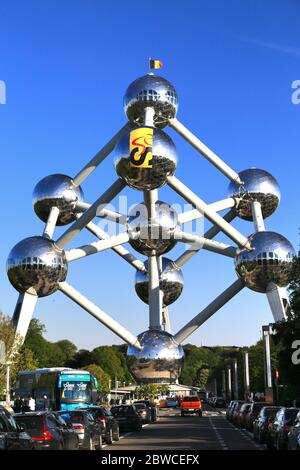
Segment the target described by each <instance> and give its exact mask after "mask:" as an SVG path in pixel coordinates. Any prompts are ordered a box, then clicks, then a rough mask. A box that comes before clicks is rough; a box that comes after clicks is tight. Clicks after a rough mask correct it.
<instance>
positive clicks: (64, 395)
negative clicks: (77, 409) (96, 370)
mask: <svg viewBox="0 0 300 470" xmlns="http://www.w3.org/2000/svg"><path fill="white" fill-rule="evenodd" d="M61 401H62V403H74V402H83V403H91V402H92V389H91V384H90V383H89V382H83V381H70V382H62V385H61Z"/></svg>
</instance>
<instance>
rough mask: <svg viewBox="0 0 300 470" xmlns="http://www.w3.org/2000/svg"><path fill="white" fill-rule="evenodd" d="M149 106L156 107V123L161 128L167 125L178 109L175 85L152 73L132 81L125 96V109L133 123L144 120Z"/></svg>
mask: <svg viewBox="0 0 300 470" xmlns="http://www.w3.org/2000/svg"><path fill="white" fill-rule="evenodd" d="M147 107H152V108H154V110H155V115H154V125H155V126H156V127H160V128H162V127H165V126H166V125H167V124H168V119H170V118H174V117H175V116H176V113H177V110H178V97H177V93H176V91H175V88H174V87H173V85H171V83H170V82H168V81H167V80H166V79H165V78H163V77H159V76H157V75H154V74H152V73H149V74H148V75H144V76H143V77H140V78H138V79H137V80H135V81H134V82H132V83H131V84H130V85H129V87H128V88H127V90H126V93H125V96H124V111H125V114H126V116H127V117H128V119H129V121H130V122H132V123H141V124H142V123H143V122H144V116H145V108H147Z"/></svg>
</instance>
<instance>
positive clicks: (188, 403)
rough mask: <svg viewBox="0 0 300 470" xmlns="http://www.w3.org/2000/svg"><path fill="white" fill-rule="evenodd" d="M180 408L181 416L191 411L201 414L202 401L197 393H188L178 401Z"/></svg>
mask: <svg viewBox="0 0 300 470" xmlns="http://www.w3.org/2000/svg"><path fill="white" fill-rule="evenodd" d="M180 408H181V416H184V415H186V414H192V413H194V414H195V413H196V414H198V415H199V416H202V403H201V400H200V398H199V397H198V395H195V396H193V395H188V396H186V397H183V399H182V402H181V403H180Z"/></svg>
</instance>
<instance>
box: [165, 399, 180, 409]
mask: <svg viewBox="0 0 300 470" xmlns="http://www.w3.org/2000/svg"><path fill="white" fill-rule="evenodd" d="M177 405H178V402H177V399H176V398H173V397H170V398H167V408H176V407H177Z"/></svg>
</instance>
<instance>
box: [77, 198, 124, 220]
mask: <svg viewBox="0 0 300 470" xmlns="http://www.w3.org/2000/svg"><path fill="white" fill-rule="evenodd" d="M90 207H91V204H88V203H87V202H82V201H78V202H77V204H76V210H77V211H78V212H85V211H86V210H87V209H89V208H90ZM96 215H97V217H101V218H103V219H107V220H110V221H111V222H116V223H117V224H122V225H125V224H126V223H127V218H128V216H127V215H126V214H120V213H119V212H114V211H111V210H109V209H102V210H101V211H99V212H98V213H97V214H96Z"/></svg>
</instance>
